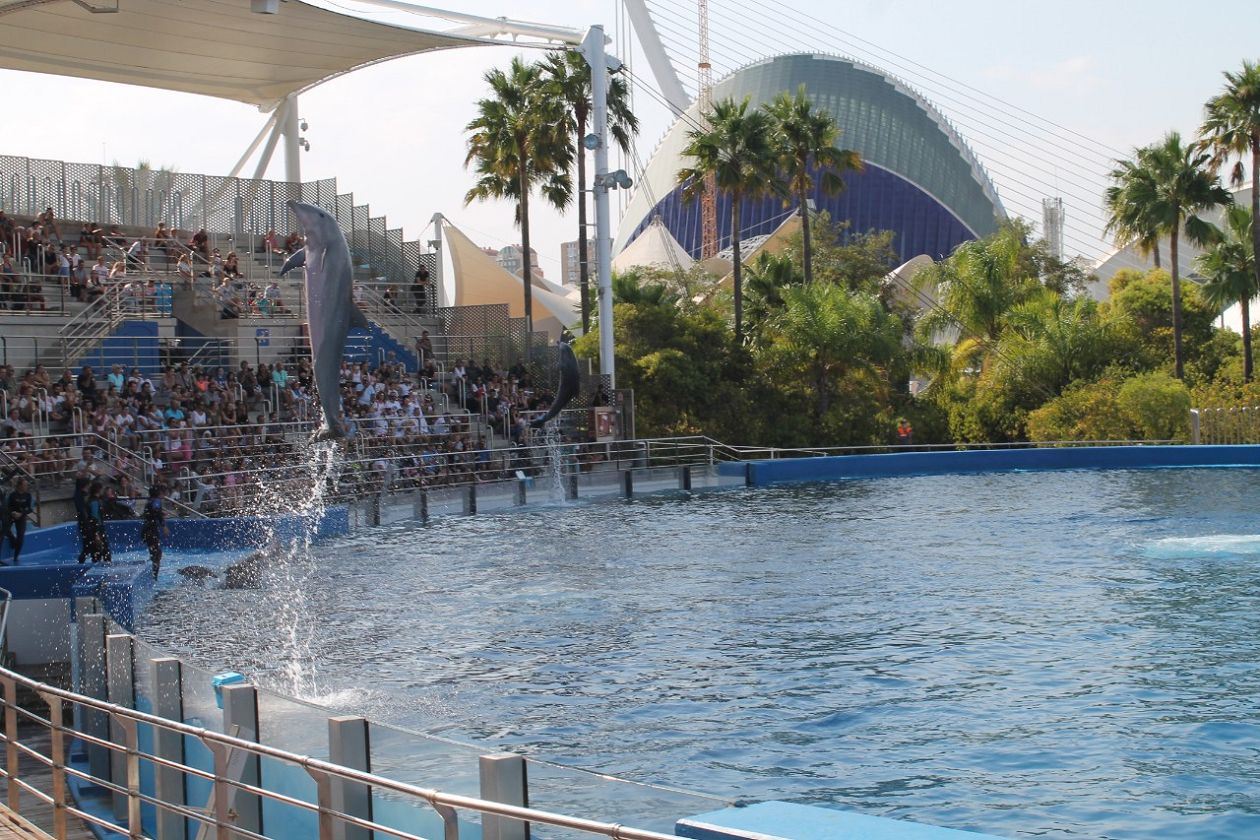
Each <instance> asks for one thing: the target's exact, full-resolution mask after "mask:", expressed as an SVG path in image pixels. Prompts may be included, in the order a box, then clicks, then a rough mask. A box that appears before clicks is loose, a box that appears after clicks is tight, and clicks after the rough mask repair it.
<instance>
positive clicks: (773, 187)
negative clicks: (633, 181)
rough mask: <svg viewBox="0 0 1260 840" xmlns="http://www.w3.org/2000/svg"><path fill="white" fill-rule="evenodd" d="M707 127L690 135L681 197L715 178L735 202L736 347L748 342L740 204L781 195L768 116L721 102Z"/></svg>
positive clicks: (691, 195)
mask: <svg viewBox="0 0 1260 840" xmlns="http://www.w3.org/2000/svg"><path fill="white" fill-rule="evenodd" d="M703 118H704V120H705V125H704V126H703V127H701V128H696V129H693V130H691V131H690V132H688V133H687V138H688V143H687V147H686V148H685V149H683V154H684V155H685V156H687V157H690V158H691V159H692V161H693V164H692V165H691V166H688V167H685V168H683V169H680V170H679V171H678V176H677V177H678V183H679V184H681V185H682V189H683V198H684V199H686V200H687V201H694V200H695V199H696V198H698V197H699V196H700V195H701V194H702V193H703V192H704V180H705V178H706V177H707V176H709V175H712V176H713V179H714V183H715V184H716V187H717V189H718V190H719V191H721V192H725V193H726V194H727V195H729V196H730V199H731V251H732V262H733V269H734V275H735V277H734V279H735V343H736V344H743V342H744V286H743V281H744V274H743V271H744V266H743V263H742V262H741V260H740V253H739V242H740V238H739V214H740V204H741V202H742V200H743V199H744V198H745V197H746V196H752V195H760V194H764V193H766V192H781V191H782V187H781V185H780V184H779V181H778V178H777V177H776V174H775V157H776V155H775V150H774V146H773V144H772V142H771V128H772V126H771V123H770V117H769V116H768V115H767V114H766V112H765V111H761V110H749V108H748V99H744V101H743V102H738V103H737V102H736V101H735V100H734V99H730V98H727V99H723V100H722V101H720V102H715V103H713V110H712V111H711V112H709V113H708V114H705V115H704V117H703Z"/></svg>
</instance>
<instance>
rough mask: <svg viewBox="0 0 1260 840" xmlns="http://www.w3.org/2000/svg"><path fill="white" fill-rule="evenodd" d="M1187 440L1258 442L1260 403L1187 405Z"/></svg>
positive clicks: (1259, 439)
mask: <svg viewBox="0 0 1260 840" xmlns="http://www.w3.org/2000/svg"><path fill="white" fill-rule="evenodd" d="M1190 442H1191V443H1193V444H1252V443H1260V406H1254V405H1251V406H1231V407H1229V408H1192V409H1190Z"/></svg>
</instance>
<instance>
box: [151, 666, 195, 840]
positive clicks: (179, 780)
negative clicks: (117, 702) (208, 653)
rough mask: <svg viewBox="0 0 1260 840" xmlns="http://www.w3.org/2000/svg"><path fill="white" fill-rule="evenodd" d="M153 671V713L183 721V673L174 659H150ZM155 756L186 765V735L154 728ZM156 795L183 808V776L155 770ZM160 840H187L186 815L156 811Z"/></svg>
mask: <svg viewBox="0 0 1260 840" xmlns="http://www.w3.org/2000/svg"><path fill="white" fill-rule="evenodd" d="M149 665H150V667H151V668H152V669H153V713H154V714H155V715H157V716H159V717H163V718H166V719H167V720H172V721H179V722H182V721H183V720H184V687H183V671H182V667H183V666H182V665H181V664H180V661H179V660H178V659H176V658H175V657H162V658H159V659H150V660H149ZM153 753H154V755H156V756H158V757H159V758H164V759H166V760H168V761H174V762H178V763H180V764H183V763H184V736H183V735H181V734H179V733H178V732H172V731H171V730H169V729H162V728H161V727H154V730H153ZM153 787H154V795H155V797H156V798H157V800H158V801H159V802H168V803H170V804H171V805H184V804H186V803H187V796H186V794H185V789H184V774H183V773H181V772H180V771H179V770H176V769H175V768H174V767H161V766H158V767H155V768H154V773H153ZM157 836H158V840H185V838H186V837H187V836H188V823H187V821H186V820H185V819H184V817H183V816H181V815H180V814H177V813H175V812H173V811H169V810H167V809H166V808H163V807H161V806H160V805H159V806H158V808H157Z"/></svg>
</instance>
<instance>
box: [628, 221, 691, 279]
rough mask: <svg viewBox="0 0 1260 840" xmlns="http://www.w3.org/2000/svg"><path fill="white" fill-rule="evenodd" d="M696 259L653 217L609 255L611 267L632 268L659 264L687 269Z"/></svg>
mask: <svg viewBox="0 0 1260 840" xmlns="http://www.w3.org/2000/svg"><path fill="white" fill-rule="evenodd" d="M695 264H696V261H695V260H694V259H692V257H691V255H690V254H688V253H687V250H686V249H685V248H683V246H682V245H680V244H679V243H678V240H677V239H675V238H674V235H673V234H672V233H670V232H669V228H667V227H665V223H664V222H662V221H661V220H660V219H653V220H652V221H651V222H650V223H649V224H648V226H647V228H646V229H645V230H644V231H643V233H641V234H639V236H638V237H637V238H636V239H635V240H634V241H633V242H631V243H630V244H629V245H627V246H626V247H625V248H624V249H623V250H622V251H621V253H620V254H618V255H617V256H616V257H614V258H613V262H612V267H613V270H614V271H619V272H620V271H628V270H630V269H632V268H662V269H665V270H666V271H687V270H688V269H690V268H691V267H692V266H693V265H695Z"/></svg>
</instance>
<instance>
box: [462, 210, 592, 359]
mask: <svg viewBox="0 0 1260 840" xmlns="http://www.w3.org/2000/svg"><path fill="white" fill-rule="evenodd" d="M442 232H443V233H444V234H445V236H446V245H447V248H448V249H449V250H450V255H451V266H452V268H454V271H455V299H454V300H453V301H452V303H453V304H454V305H455V306H477V305H482V304H487V303H506V304H507V306H508V314H509V315H510V316H511V317H513V318H521V317H524V315H525V283H524V281H523V280H521V278H520V277H518V276H517V275H515V274H513V273H512V272H510V271H508V270H507V269H506V268H504V267H503V266H501V265H499V264H498V262H496V261H495V259H494V257H492V256H490V255H489V254H487V253H485V252H484V251H482V250H481V249H480V248H479V247H477V246H476V245H475V244H474V243H473V241H472V240H471V239H469V238H468V237H467V236H465V235H464V234H463V232H462V231H460V229H459V228H457V227H455V226H454V225H452V224H451V223H450V222H449V221H447V223H446V225H445V226H444V227H443V228H442ZM532 286H533V290H532V292H531V294H532V297H533V302H534V329H535V330H536V331H538V332H546V333H548V334H550V335H551V337H552V338H559V337H560V333H561V332H562V331H563V330H564V329H565V328H572V329H574V330H576V331H577V332H580V331H581V330H580V326H581V325H580V324H576V323H575V322H578V321H580V317H579V315H578V313H577V305H576V303H575V302H574V301H573V300H572V299H571V298H569V297H566V296H561V295H558V294H555V293H554V292H552V291H550V290H549V289H547V288H546V287H545V286H541V284H539V283H537V282H535V283H533V284H532Z"/></svg>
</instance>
